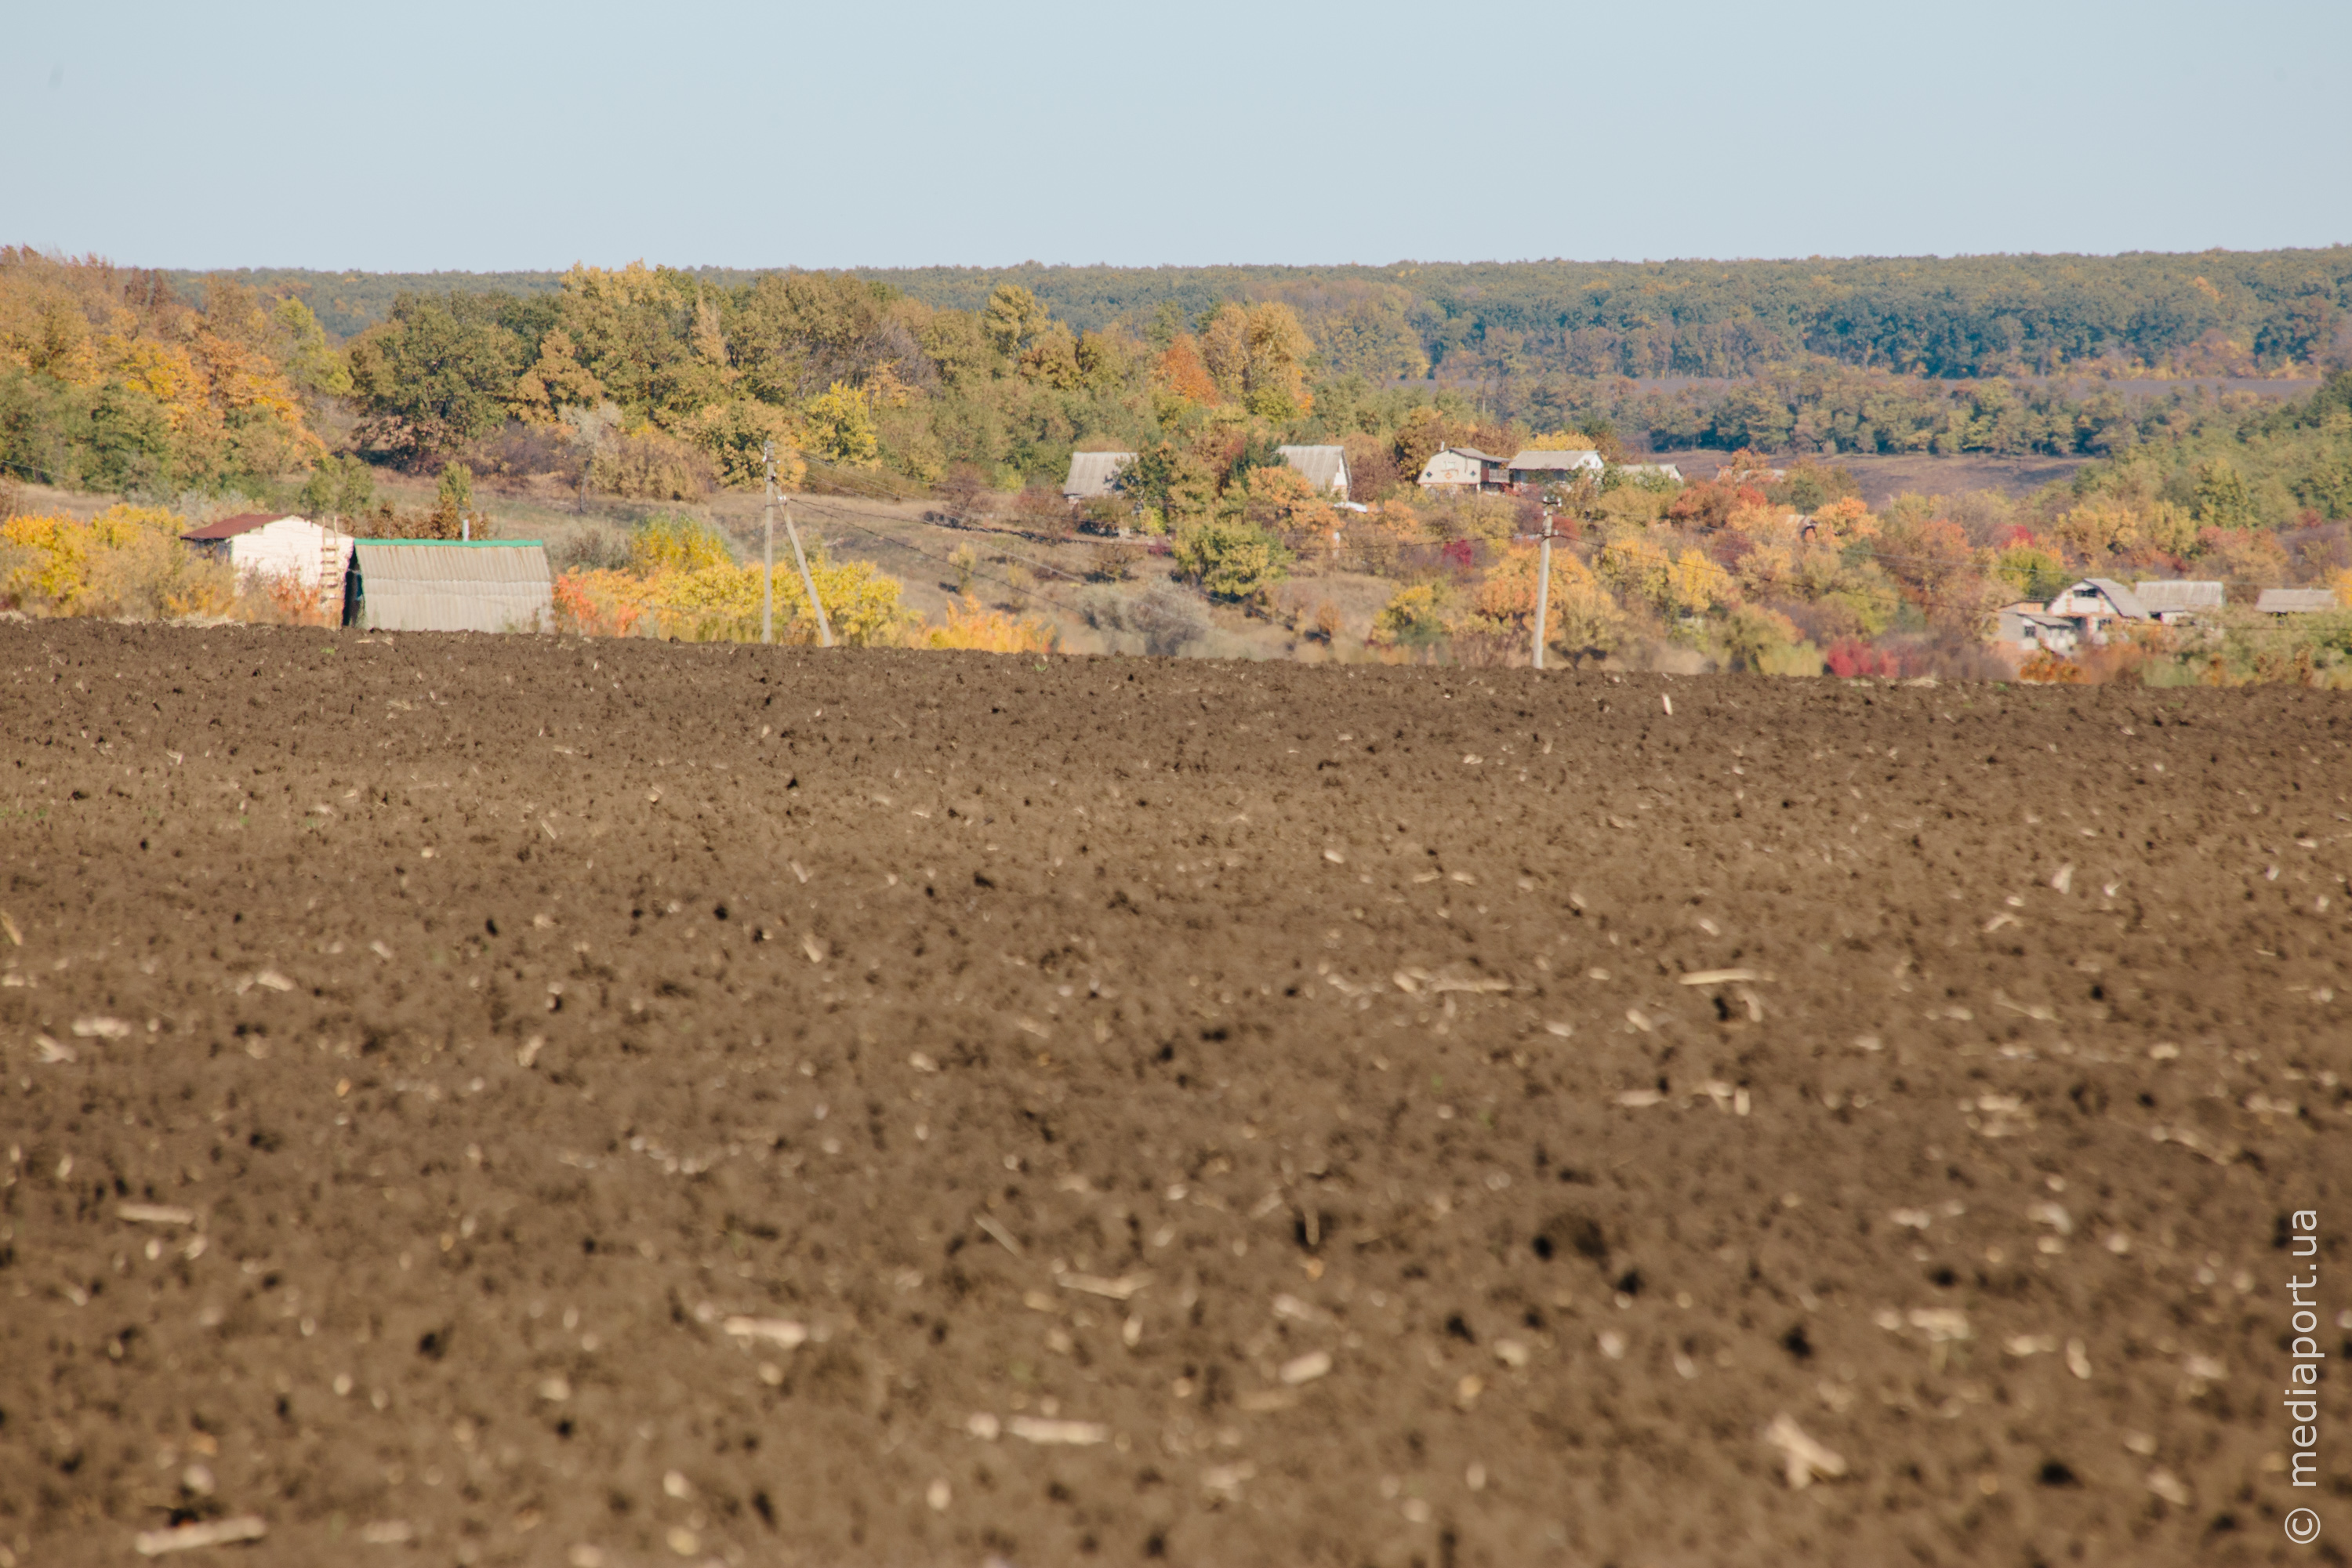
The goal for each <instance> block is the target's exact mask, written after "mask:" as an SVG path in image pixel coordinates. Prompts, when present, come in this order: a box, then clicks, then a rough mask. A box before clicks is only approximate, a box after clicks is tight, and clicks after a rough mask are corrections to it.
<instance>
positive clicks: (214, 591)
mask: <svg viewBox="0 0 2352 1568" xmlns="http://www.w3.org/2000/svg"><path fill="white" fill-rule="evenodd" d="M186 527H187V520H186V519H185V518H183V517H181V516H179V515H178V514H177V513H175V512H171V511H166V510H163V509H162V508H160V507H134V506H116V507H110V508H108V509H107V510H105V511H102V512H100V514H99V515H98V516H96V517H94V518H91V519H89V521H80V520H79V519H75V518H69V517H63V516H55V515H49V516H29V515H27V516H17V517H12V518H10V519H8V520H7V521H5V523H0V603H5V604H7V605H12V606H14V607H16V608H18V609H22V610H27V611H32V612H35V613H38V614H46V615H56V616H122V617H127V618H131V619H138V620H149V619H158V618H163V619H169V618H176V617H179V616H222V615H229V614H232V613H234V612H235V611H236V607H237V592H236V578H235V576H234V575H233V574H231V573H230V571H229V569H228V567H227V565H226V563H221V562H216V561H211V560H207V559H205V557H203V556H200V555H198V554H197V553H196V552H194V551H193V550H191V549H189V548H188V547H187V546H186V545H184V544H183V543H182V542H180V537H179V536H180V533H181V531H183V530H184V529H185V528H186Z"/></svg>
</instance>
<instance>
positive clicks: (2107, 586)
mask: <svg viewBox="0 0 2352 1568" xmlns="http://www.w3.org/2000/svg"><path fill="white" fill-rule="evenodd" d="M2085 587H2090V588H2096V589H2097V590H2098V591H2099V592H2100V593H2102V594H2104V595H2106V599H2107V603H2108V604H2110V605H2114V606H2115V607H2116V614H2117V615H2119V616H2123V617H2124V619H2126V620H2127V621H2144V620H2146V619H2147V605H2143V604H2141V603H2140V602H2139V595H2137V594H2135V593H2133V592H2132V591H2131V590H2130V589H2129V588H2126V587H2125V586H2124V585H2123V584H2121V583H2118V582H2116V580H2115V579H2114V578H2113V577H2085V578H2084V579H2083V580H2082V581H2081V582H2079V583H2077V584H2074V587H2072V588H2069V589H2067V590H2066V591H2067V592H2068V593H2070V594H2073V593H2079V592H2081V591H2082V590H2083V589H2084V588H2085Z"/></svg>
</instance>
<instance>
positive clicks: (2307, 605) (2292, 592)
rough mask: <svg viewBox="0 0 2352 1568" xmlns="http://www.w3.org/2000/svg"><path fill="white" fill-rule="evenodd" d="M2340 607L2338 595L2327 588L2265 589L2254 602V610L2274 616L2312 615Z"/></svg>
mask: <svg viewBox="0 0 2352 1568" xmlns="http://www.w3.org/2000/svg"><path fill="white" fill-rule="evenodd" d="M2338 607H2339V606H2338V605H2336V595H2334V594H2333V593H2331V592H2330V591H2328V590H2327V589H2326V588H2265V589H2263V595H2262V597H2261V598H2259V599H2256V600H2255V601H2254V608H2256V609H2258V610H2267V611H2269V612H2270V613H2271V614H2272V615H2273V616H2304V615H2311V614H2314V613H2315V612H2317V611H2320V610H2333V609H2336V608H2338Z"/></svg>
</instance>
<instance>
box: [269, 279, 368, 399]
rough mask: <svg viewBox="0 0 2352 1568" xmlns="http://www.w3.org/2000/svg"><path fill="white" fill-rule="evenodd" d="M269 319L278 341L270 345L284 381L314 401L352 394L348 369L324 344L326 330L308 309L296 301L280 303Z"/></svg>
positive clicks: (332, 346)
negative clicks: (275, 329)
mask: <svg viewBox="0 0 2352 1568" xmlns="http://www.w3.org/2000/svg"><path fill="white" fill-rule="evenodd" d="M271 320H272V321H273V322H275V324H276V326H277V338H278V342H276V344H275V345H273V346H274V347H275V348H276V349H277V351H278V368H280V369H281V370H283V371H284V372H285V373H286V379H287V380H289V381H290V382H292V383H293V384H295V385H296V386H298V387H300V388H301V389H302V390H303V391H304V392H306V393H309V394H310V395H311V396H312V397H313V398H323V397H348V396H350V395H351V392H352V371H351V367H350V366H349V365H347V364H345V363H343V356H342V355H341V354H339V353H336V352H335V348H334V345H333V344H332V343H330V342H328V341H327V330H326V329H325V328H324V327H321V326H320V324H319V318H318V317H317V316H315V315H313V314H312V313H311V310H310V306H308V305H306V304H304V303H303V302H302V301H301V300H295V299H287V300H280V301H279V302H278V309H277V310H275V311H273V312H271Z"/></svg>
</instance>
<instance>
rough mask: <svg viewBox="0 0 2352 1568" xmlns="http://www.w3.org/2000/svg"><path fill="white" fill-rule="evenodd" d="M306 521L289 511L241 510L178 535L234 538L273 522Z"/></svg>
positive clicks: (190, 539) (191, 539) (193, 538)
mask: <svg viewBox="0 0 2352 1568" xmlns="http://www.w3.org/2000/svg"><path fill="white" fill-rule="evenodd" d="M285 521H294V522H308V521H310V519H308V518H305V517H298V516H296V515H295V514H294V513H292V512H290V511H241V512H238V513H237V514H236V516H235V517H219V518H215V519H214V520H213V521H210V522H208V523H205V525H204V526H203V527H201V528H192V529H190V530H188V531H187V532H185V533H184V534H182V535H180V537H181V538H182V539H184V540H187V541H188V542H190V543H196V542H204V541H208V540H215V539H235V538H236V536H237V535H238V534H240V533H251V532H252V531H254V530H255V529H257V528H268V526H269V525H270V524H271V523H273V522H285Z"/></svg>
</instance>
